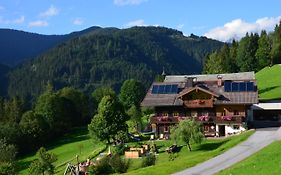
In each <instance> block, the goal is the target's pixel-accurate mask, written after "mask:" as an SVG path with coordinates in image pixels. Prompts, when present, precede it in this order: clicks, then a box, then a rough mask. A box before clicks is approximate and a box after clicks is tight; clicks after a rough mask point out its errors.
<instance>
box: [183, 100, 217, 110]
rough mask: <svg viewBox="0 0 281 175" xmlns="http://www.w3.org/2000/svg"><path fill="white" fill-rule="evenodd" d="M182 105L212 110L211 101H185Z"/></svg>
mask: <svg viewBox="0 0 281 175" xmlns="http://www.w3.org/2000/svg"><path fill="white" fill-rule="evenodd" d="M184 105H185V106H186V107H188V108H212V107H213V100H212V99H210V100H185V101H184Z"/></svg>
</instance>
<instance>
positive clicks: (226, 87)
mask: <svg viewBox="0 0 281 175" xmlns="http://www.w3.org/2000/svg"><path fill="white" fill-rule="evenodd" d="M224 91H225V92H231V81H225V82H224Z"/></svg>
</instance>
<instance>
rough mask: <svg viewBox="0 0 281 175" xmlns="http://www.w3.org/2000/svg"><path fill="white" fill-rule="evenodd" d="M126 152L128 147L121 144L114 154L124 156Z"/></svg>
mask: <svg viewBox="0 0 281 175" xmlns="http://www.w3.org/2000/svg"><path fill="white" fill-rule="evenodd" d="M125 150H126V146H125V145H124V144H119V145H116V146H115V149H114V153H116V154H119V155H123V154H124V152H125Z"/></svg>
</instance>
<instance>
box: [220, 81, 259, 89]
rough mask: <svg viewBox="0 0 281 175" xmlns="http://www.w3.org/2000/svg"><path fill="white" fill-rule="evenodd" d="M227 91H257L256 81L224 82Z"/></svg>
mask: <svg viewBox="0 0 281 175" xmlns="http://www.w3.org/2000/svg"><path fill="white" fill-rule="evenodd" d="M224 91H225V92H251V91H255V86H254V82H232V81H225V82H224Z"/></svg>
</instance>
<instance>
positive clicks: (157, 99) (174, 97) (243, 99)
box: [141, 72, 258, 107]
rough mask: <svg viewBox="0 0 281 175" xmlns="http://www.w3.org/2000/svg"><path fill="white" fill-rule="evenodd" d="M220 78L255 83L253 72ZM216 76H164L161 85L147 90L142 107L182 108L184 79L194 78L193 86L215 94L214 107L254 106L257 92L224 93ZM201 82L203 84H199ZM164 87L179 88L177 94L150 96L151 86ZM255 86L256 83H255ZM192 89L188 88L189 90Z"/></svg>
mask: <svg viewBox="0 0 281 175" xmlns="http://www.w3.org/2000/svg"><path fill="white" fill-rule="evenodd" d="M219 75H220V76H222V80H234V81H248V80H252V81H254V82H255V75H254V72H243V73H233V74H219ZM217 76H218V74H211V75H181V76H166V79H165V81H164V82H162V83H159V82H158V83H153V84H152V85H151V87H150V88H149V90H148V92H147V94H146V96H145V98H144V99H143V101H142V103H141V105H142V106H151V107H154V106H182V105H183V102H182V100H181V99H180V98H178V97H179V95H180V94H181V92H184V91H187V90H188V87H185V83H183V82H185V81H186V78H188V77H196V78H197V83H196V82H195V83H194V84H195V86H198V87H199V86H200V87H203V88H204V89H205V90H207V91H210V93H214V94H217V98H216V99H215V101H214V104H215V105H221V104H245V105H250V104H255V103H258V92H257V91H253V92H225V91H224V86H221V87H219V86H218V85H217V83H216V82H217ZM200 82H203V83H200ZM161 84H162V85H166V84H178V87H179V88H180V89H179V90H180V91H179V92H178V93H177V94H152V93H151V91H152V87H153V85H161ZM255 85H256V82H255ZM190 88H192V87H189V89H190Z"/></svg>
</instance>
